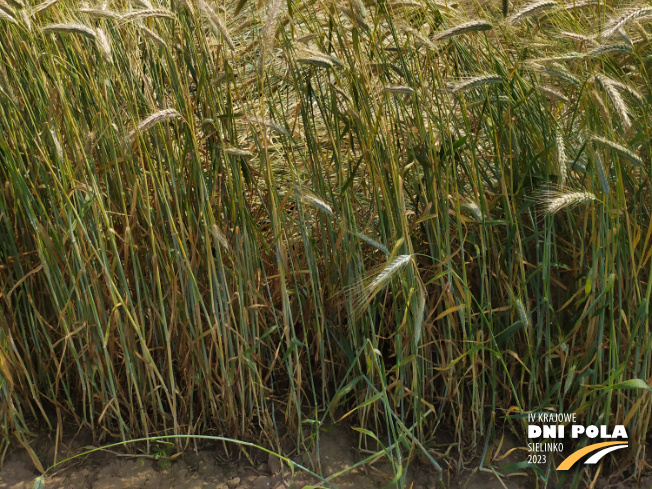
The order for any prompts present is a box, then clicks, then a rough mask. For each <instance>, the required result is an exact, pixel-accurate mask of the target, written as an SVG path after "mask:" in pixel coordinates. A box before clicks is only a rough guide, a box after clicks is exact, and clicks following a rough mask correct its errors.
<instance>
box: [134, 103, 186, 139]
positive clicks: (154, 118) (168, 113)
mask: <svg viewBox="0 0 652 489" xmlns="http://www.w3.org/2000/svg"><path fill="white" fill-rule="evenodd" d="M177 117H181V114H179V112H177V111H176V110H175V109H163V110H159V111H158V112H155V113H153V114H152V115H150V116H149V117H147V118H145V119H143V120H142V121H141V122H140V123H139V124H138V127H137V128H136V129H134V130H133V131H131V132H130V133H129V134H128V135H127V139H129V140H130V141H133V140H134V139H135V138H136V136H137V135H138V134H140V133H142V132H145V131H147V130H148V129H150V128H151V127H153V126H155V125H156V124H159V123H161V122H164V121H167V120H170V119H176V118H177Z"/></svg>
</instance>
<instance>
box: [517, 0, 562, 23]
mask: <svg viewBox="0 0 652 489" xmlns="http://www.w3.org/2000/svg"><path fill="white" fill-rule="evenodd" d="M555 6H557V2H555V1H553V0H542V1H540V2H536V3H531V4H529V5H526V6H525V7H523V8H522V9H521V10H519V11H518V12H516V13H515V14H514V15H512V16H511V17H510V18H509V19H507V23H508V24H510V25H514V24H518V23H519V22H520V21H521V20H523V19H527V18H528V17H532V16H533V15H537V14H539V13H541V12H543V11H544V10H548V9H551V8H553V7H555Z"/></svg>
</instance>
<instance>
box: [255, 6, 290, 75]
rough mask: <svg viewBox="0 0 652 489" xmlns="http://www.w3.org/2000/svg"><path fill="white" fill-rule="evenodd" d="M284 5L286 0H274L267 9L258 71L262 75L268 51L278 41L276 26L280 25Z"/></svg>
mask: <svg viewBox="0 0 652 489" xmlns="http://www.w3.org/2000/svg"><path fill="white" fill-rule="evenodd" d="M284 5H286V3H285V1H284V0H272V1H271V3H270V5H269V10H268V11H267V19H266V20H265V25H264V26H263V33H262V35H261V39H260V59H259V61H258V72H259V74H261V75H262V74H263V72H264V71H265V58H266V57H267V55H268V52H269V51H270V50H271V49H272V48H273V47H274V42H275V41H276V26H277V25H278V19H279V17H280V16H281V12H282V11H283V6H284Z"/></svg>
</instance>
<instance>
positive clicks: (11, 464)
mask: <svg viewBox="0 0 652 489" xmlns="http://www.w3.org/2000/svg"><path fill="white" fill-rule="evenodd" d="M88 437H89V435H86V439H87V440H86V443H87V442H88ZM64 440H65V438H64ZM35 446H38V447H39V448H40V450H37V452H39V451H40V452H41V453H38V455H39V457H40V459H41V461H42V462H43V463H47V464H51V463H53V462H54V455H55V447H54V444H52V443H49V442H48V439H47V437H46V438H45V440H38V441H37V442H36V443H35ZM153 446H154V444H153ZM88 448H90V447H88V446H86V445H85V443H84V436H81V437H80V436H79V435H77V436H75V437H70V438H68V441H67V442H62V443H60V444H59V446H58V447H57V460H62V459H64V458H66V457H68V456H70V455H72V454H74V453H80V452H82V451H84V449H88ZM511 448H513V450H512V451H511V452H510V453H509V454H508V455H507V456H506V457H503V458H502V459H501V460H500V461H499V462H496V465H497V466H504V465H506V464H510V463H514V462H517V461H520V460H521V459H523V453H525V452H524V451H522V450H520V449H519V448H518V447H517V446H512V447H511ZM509 450H510V447H507V446H502V447H500V449H499V452H501V453H502V454H507V453H508V452H509ZM156 451H157V450H156V449H155V450H154V452H156ZM158 453H159V455H161V454H162V453H163V454H164V450H162V449H159V450H158ZM366 456H367V454H366V453H361V452H360V450H358V449H357V438H356V437H355V435H354V434H353V432H352V431H351V430H347V429H345V428H339V429H335V430H333V431H331V432H330V433H325V434H322V435H321V436H320V443H319V458H320V460H321V473H322V474H323V475H324V476H329V475H331V474H334V473H337V472H339V471H341V470H344V469H346V468H349V467H352V466H354V465H355V464H356V463H357V462H358V461H360V460H362V459H363V458H365V457H366ZM316 458H317V456H316V453H314V452H313V453H310V454H307V453H306V454H303V455H301V456H298V457H293V460H295V461H296V462H298V463H301V464H303V465H304V466H306V467H309V468H311V469H312V468H313V467H312V466H311V459H312V460H315V459H316ZM486 470H487V469H485V471H477V470H475V471H473V470H463V471H461V472H460V473H458V471H457V470H456V469H454V468H453V467H448V468H447V470H446V471H445V472H444V473H443V475H442V478H441V480H440V476H439V474H438V473H437V472H435V471H434V470H432V468H430V467H428V466H426V465H425V464H423V463H421V462H420V461H419V460H418V459H415V460H414V462H412V463H411V464H410V469H409V471H408V477H407V486H406V487H407V488H409V489H430V488H440V487H443V488H451V489H454V488H460V489H461V488H466V489H530V488H534V487H542V486H537V485H536V483H535V481H534V478H533V477H532V475H531V474H528V473H525V472H521V473H520V475H518V474H516V475H512V476H511V477H503V478H499V476H498V475H497V474H495V473H493V472H491V471H486ZM315 471H316V472H318V471H319V469H316V470H315ZM38 475H39V473H38V472H37V471H36V470H35V468H34V464H33V463H32V461H31V459H30V457H29V455H28V454H27V452H26V451H25V450H22V449H21V450H15V451H13V452H11V453H8V454H7V455H6V457H5V460H4V464H3V466H2V468H1V469H0V488H1V489H5V488H6V489H32V487H33V484H34V480H35V478H36V477H38ZM392 478H393V473H392V471H391V467H390V466H389V464H388V463H387V462H384V461H378V462H375V463H373V464H368V465H365V466H360V467H356V468H353V469H351V470H350V471H348V472H346V473H345V474H343V475H342V476H339V477H337V478H336V479H333V480H332V482H333V483H334V484H335V485H336V486H337V487H338V489H373V488H384V487H395V486H389V484H391V481H392ZM310 484H317V481H316V480H315V479H312V478H311V477H310V476H307V475H304V474H302V473H295V475H294V476H293V475H292V474H291V473H290V471H289V469H288V468H287V467H284V466H282V465H281V464H280V463H279V462H278V459H276V458H275V457H273V456H267V454H265V453H260V454H251V452H249V454H245V453H244V451H240V450H238V449H237V448H236V449H234V448H233V447H230V452H229V453H227V451H226V449H225V447H223V446H221V445H219V446H218V445H215V446H212V447H203V448H201V449H199V450H195V449H193V448H192V446H191V447H189V448H188V449H187V450H185V451H184V452H182V453H180V454H179V455H178V456H172V457H171V458H168V457H166V456H164V455H163V456H159V458H157V459H154V458H152V456H149V455H142V454H141V455H139V454H133V453H132V454H127V453H124V452H118V451H116V452H110V453H109V452H105V451H102V452H96V453H94V454H92V455H90V456H88V457H82V458H79V459H75V460H73V461H70V462H68V463H66V464H63V465H62V466H61V469H60V470H55V471H53V472H52V473H48V476H47V477H46V479H45V486H44V487H45V489H59V488H61V489H123V488H124V489H126V488H130V489H131V488H137V489H167V488H169V489H204V488H210V489H290V488H296V489H302V488H304V487H306V486H308V485H310ZM555 486H556V485H554V484H549V486H548V487H555ZM594 487H595V488H596V489H607V488H613V489H633V488H645V489H649V488H651V487H652V477H647V478H644V479H643V480H640V481H637V482H636V481H634V482H631V481H630V482H626V483H625V482H622V481H621V482H618V481H616V482H614V481H613V480H609V479H608V478H606V477H602V478H600V479H598V480H597V483H596V485H595V486H594Z"/></svg>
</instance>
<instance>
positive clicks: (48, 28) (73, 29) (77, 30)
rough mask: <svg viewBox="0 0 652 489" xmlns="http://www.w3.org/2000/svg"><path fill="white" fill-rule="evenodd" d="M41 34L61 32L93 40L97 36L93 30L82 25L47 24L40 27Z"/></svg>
mask: <svg viewBox="0 0 652 489" xmlns="http://www.w3.org/2000/svg"><path fill="white" fill-rule="evenodd" d="M41 32H63V33H66V34H81V35H82V36H86V37H88V38H89V39H93V40H95V38H96V37H97V34H96V33H95V31H94V30H93V29H91V28H90V27H88V26H87V25H84V24H76V23H69V24H47V25H44V26H43V27H41Z"/></svg>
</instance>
